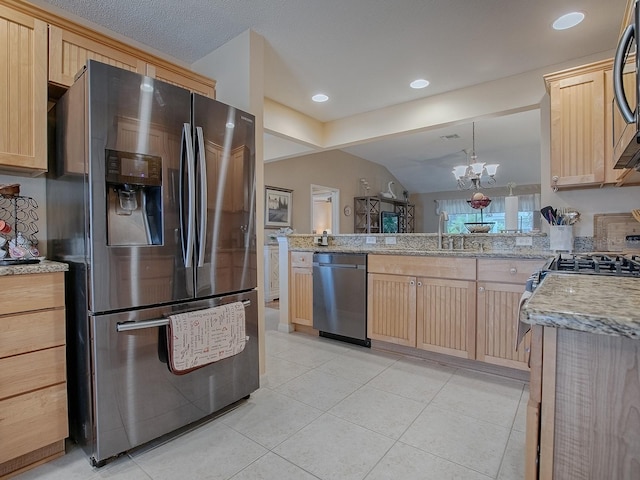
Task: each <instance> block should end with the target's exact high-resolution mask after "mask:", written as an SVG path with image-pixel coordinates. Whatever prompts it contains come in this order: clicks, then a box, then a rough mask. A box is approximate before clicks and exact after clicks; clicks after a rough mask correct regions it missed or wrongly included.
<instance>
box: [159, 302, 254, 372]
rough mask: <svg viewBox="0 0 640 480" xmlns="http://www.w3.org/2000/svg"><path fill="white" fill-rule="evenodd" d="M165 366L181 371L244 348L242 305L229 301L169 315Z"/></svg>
mask: <svg viewBox="0 0 640 480" xmlns="http://www.w3.org/2000/svg"><path fill="white" fill-rule="evenodd" d="M167 335H168V337H169V369H170V370H171V372H173V373H175V374H177V375H182V374H184V373H188V372H190V371H192V370H195V369H196V368H200V367H204V366H205V365H208V364H210V363H213V362H217V361H219V360H222V359H224V358H227V357H231V356H233V355H237V354H238V353H240V352H242V351H243V350H244V346H245V344H246V342H247V340H248V338H247V337H246V330H245V317H244V305H243V304H242V302H235V303H229V304H227V305H221V306H219V307H213V308H207V309H206V310H198V311H196V312H188V313H179V314H176V315H171V316H169V328H168V329H167Z"/></svg>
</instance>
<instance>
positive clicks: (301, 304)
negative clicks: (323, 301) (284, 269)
mask: <svg viewBox="0 0 640 480" xmlns="http://www.w3.org/2000/svg"><path fill="white" fill-rule="evenodd" d="M290 288H291V293H290V295H289V299H290V305H289V310H290V315H291V323H297V324H299V325H306V326H308V327H312V326H313V270H312V269H311V268H306V267H302V268H300V267H292V268H291V287H290Z"/></svg>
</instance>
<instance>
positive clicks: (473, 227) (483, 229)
mask: <svg viewBox="0 0 640 480" xmlns="http://www.w3.org/2000/svg"><path fill="white" fill-rule="evenodd" d="M494 223H495V222H467V223H465V224H464V226H465V227H467V230H468V231H469V233H489V231H490V230H491V229H492V228H493V225H494Z"/></svg>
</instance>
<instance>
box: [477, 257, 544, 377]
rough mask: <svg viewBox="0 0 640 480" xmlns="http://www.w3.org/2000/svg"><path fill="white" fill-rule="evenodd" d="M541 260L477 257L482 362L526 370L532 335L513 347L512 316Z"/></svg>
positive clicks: (540, 264)
mask: <svg viewBox="0 0 640 480" xmlns="http://www.w3.org/2000/svg"><path fill="white" fill-rule="evenodd" d="M543 264H544V260H525V259H482V258H479V259H478V307H477V318H478V325H477V352H476V358H477V359H478V360H480V361H482V362H487V363H491V364H494V365H501V366H504V367H510V368H517V369H520V370H528V369H529V365H528V361H529V353H528V352H529V348H530V343H531V335H530V334H527V335H526V336H525V338H524V340H523V341H522V344H521V345H520V347H519V348H518V350H516V347H515V343H516V336H517V326H516V322H515V319H516V318H517V316H518V311H519V308H520V297H521V296H522V293H523V292H524V288H525V283H526V281H527V279H528V278H529V276H530V275H531V274H532V273H533V272H535V271H536V270H539V269H540V268H541V267H542V266H543Z"/></svg>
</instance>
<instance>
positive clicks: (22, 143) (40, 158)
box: [0, 5, 47, 174]
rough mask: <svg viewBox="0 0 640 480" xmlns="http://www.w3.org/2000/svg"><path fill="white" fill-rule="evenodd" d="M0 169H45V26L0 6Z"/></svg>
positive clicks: (23, 170) (29, 170)
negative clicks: (0, 114)
mask: <svg viewBox="0 0 640 480" xmlns="http://www.w3.org/2000/svg"><path fill="white" fill-rule="evenodd" d="M0 44H1V45H4V47H3V49H2V50H3V53H2V55H0V112H2V120H0V170H3V171H5V170H6V171H19V172H22V173H31V174H38V173H42V172H44V171H46V169H47V25H46V24H45V23H44V22H42V21H40V20H37V19H35V18H32V17H30V16H28V15H25V14H23V13H21V12H18V11H15V10H13V9H10V8H8V7H6V6H3V5H0Z"/></svg>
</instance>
